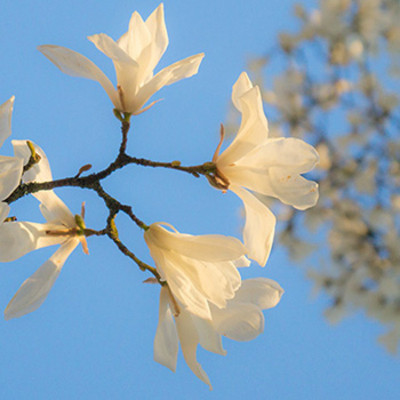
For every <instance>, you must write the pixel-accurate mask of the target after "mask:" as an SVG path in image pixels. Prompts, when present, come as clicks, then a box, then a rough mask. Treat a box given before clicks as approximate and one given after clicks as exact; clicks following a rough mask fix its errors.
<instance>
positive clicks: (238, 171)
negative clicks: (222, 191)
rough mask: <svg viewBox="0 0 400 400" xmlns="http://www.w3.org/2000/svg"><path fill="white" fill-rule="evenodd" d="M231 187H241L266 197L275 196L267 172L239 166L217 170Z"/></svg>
mask: <svg viewBox="0 0 400 400" xmlns="http://www.w3.org/2000/svg"><path fill="white" fill-rule="evenodd" d="M219 170H220V171H221V172H222V173H223V174H224V176H225V177H226V178H227V179H228V180H229V182H230V184H231V185H235V186H243V187H245V188H247V189H249V190H252V191H254V192H257V193H262V194H264V195H266V196H272V197H274V196H275V190H274V187H273V186H272V184H271V179H270V176H269V170H264V171H263V170H258V169H254V168H249V167H242V166H241V165H234V166H232V167H231V166H227V167H223V168H219Z"/></svg>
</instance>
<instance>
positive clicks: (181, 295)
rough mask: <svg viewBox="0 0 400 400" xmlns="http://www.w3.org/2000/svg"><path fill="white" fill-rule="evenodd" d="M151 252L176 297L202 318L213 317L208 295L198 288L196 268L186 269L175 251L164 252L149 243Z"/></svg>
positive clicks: (158, 268)
mask: <svg viewBox="0 0 400 400" xmlns="http://www.w3.org/2000/svg"><path fill="white" fill-rule="evenodd" d="M149 249H150V254H151V256H152V258H153V259H154V261H155V263H156V267H157V270H158V271H159V272H160V275H161V276H162V278H163V279H165V280H166V281H167V282H168V286H169V287H170V289H171V292H172V293H173V295H174V296H175V297H176V299H177V300H178V301H179V302H180V303H181V304H182V305H183V306H184V307H185V308H186V309H187V310H189V311H190V312H191V313H193V314H195V315H198V316H199V317H201V318H205V319H211V314H210V308H209V305H208V302H207V299H206V297H205V296H204V294H203V293H201V292H200V291H199V290H198V288H199V284H198V278H197V272H196V270H195V269H193V268H190V267H189V270H185V269H184V267H182V264H183V265H185V264H184V262H183V260H182V257H179V256H178V255H176V254H174V253H173V252H168V253H167V252H164V251H162V250H159V249H158V248H156V247H155V246H151V245H149Z"/></svg>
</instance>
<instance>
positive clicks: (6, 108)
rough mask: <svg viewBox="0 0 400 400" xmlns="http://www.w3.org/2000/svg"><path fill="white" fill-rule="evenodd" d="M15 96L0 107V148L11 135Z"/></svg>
mask: <svg viewBox="0 0 400 400" xmlns="http://www.w3.org/2000/svg"><path fill="white" fill-rule="evenodd" d="M14 100H15V96H12V97H11V98H10V99H8V100H7V101H6V102H5V103H3V104H2V105H0V147H1V146H2V145H3V143H4V141H5V140H6V139H7V138H8V137H9V136H10V135H11V115H12V112H13V108H14Z"/></svg>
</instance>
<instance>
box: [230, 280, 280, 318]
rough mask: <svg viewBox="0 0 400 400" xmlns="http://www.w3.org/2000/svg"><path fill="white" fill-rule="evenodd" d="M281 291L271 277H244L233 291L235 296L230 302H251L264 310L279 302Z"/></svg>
mask: <svg viewBox="0 0 400 400" xmlns="http://www.w3.org/2000/svg"><path fill="white" fill-rule="evenodd" d="M283 293H284V290H283V289H282V288H281V286H280V285H279V283H278V282H275V281H273V280H272V279H268V278H255V279H244V280H243V281H242V285H241V286H240V288H239V290H238V291H237V292H236V293H235V298H234V299H232V300H231V301H230V303H233V302H241V303H251V304H254V305H256V306H257V307H260V308H261V309H262V310H266V309H268V308H272V307H275V306H276V305H277V304H278V303H279V301H280V299H281V297H282V295H283ZM230 303H229V304H230Z"/></svg>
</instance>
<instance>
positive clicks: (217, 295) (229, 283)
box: [176, 256, 241, 308]
mask: <svg viewBox="0 0 400 400" xmlns="http://www.w3.org/2000/svg"><path fill="white" fill-rule="evenodd" d="M176 261H177V262H178V261H180V263H179V264H177V266H176V268H180V269H182V271H183V273H184V274H186V275H187V276H188V279H189V280H190V282H191V283H192V285H193V286H194V287H195V288H196V289H197V290H198V291H199V292H200V293H201V294H202V295H203V296H204V297H205V298H206V299H207V300H208V301H210V302H211V303H214V304H215V305H216V306H217V307H220V308H222V307H225V305H226V300H228V299H231V298H233V297H234V295H235V291H236V290H237V289H238V288H239V287H240V284H241V277H240V274H239V272H238V270H237V268H236V267H235V265H234V263H233V262H218V263H212V262H204V261H198V260H193V259H189V258H187V257H184V256H180V259H179V260H178V259H177V260H176Z"/></svg>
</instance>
